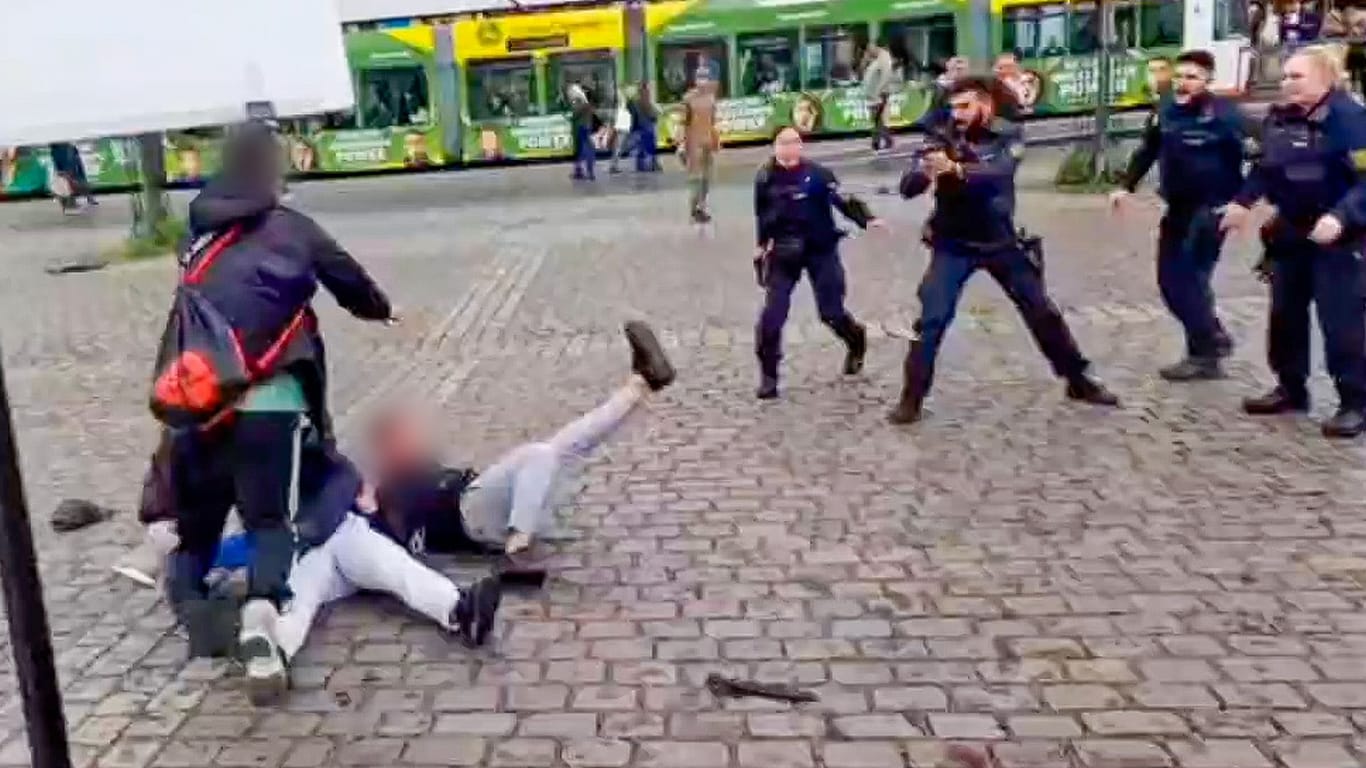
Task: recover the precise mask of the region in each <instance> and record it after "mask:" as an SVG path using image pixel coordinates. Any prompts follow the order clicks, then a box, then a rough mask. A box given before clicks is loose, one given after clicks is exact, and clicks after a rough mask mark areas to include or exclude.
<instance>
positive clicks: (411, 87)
mask: <svg viewBox="0 0 1366 768" xmlns="http://www.w3.org/2000/svg"><path fill="white" fill-rule="evenodd" d="M358 85H359V96H360V99H359V104H358V109H357V110H356V111H357V113H358V114H359V116H360V123H361V127H363V128H392V127H394V126H396V125H426V124H427V123H429V122H431V108H430V106H429V103H430V102H429V101H428V99H427V73H426V72H424V71H423V70H422V67H395V68H393V69H363V70H361V71H360V82H359V83H358Z"/></svg>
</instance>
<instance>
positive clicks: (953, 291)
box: [890, 77, 1119, 424]
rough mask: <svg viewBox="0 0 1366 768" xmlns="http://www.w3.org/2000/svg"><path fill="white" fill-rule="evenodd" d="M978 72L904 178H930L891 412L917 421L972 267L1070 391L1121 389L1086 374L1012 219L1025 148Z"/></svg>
mask: <svg viewBox="0 0 1366 768" xmlns="http://www.w3.org/2000/svg"><path fill="white" fill-rule="evenodd" d="M995 91H996V86H995V85H994V84H993V83H992V82H991V81H989V80H986V79H982V78H973V77H969V78H963V79H960V80H958V81H957V82H956V83H955V84H954V85H953V87H952V88H950V90H949V109H950V112H951V114H952V118H953V121H952V128H951V133H950V134H949V135H948V136H947V137H945V138H946V140H947V142H948V143H947V144H943V145H940V144H932V145H930V150H929V151H927V152H925V153H923V154H921V155H920V156H918V157H917V158H916V160H915V161H914V163H913V164H912V166H911V168H910V170H909V171H907V172H906V174H905V175H904V176H903V177H902V178H901V194H902V196H903V197H906V198H912V197H916V196H918V195H921V194H923V193H925V192H926V191H927V190H929V189H930V187H931V186H933V187H934V197H935V206H934V213H933V214H932V215H931V217H930V223H929V234H928V237H927V239H928V240H929V243H930V246H931V247H932V248H933V250H934V254H933V256H932V258H931V260H930V266H929V269H928V270H926V272H925V276H924V278H923V279H922V281H921V283H920V291H919V296H920V307H921V314H920V319H919V320H917V321H916V324H915V329H914V330H915V336H914V338H913V339H912V341H911V348H910V351H909V353H908V354H907V355H906V363H905V377H906V378H905V384H904V386H903V388H902V391H901V401H900V403H899V404H898V405H897V407H896V409H895V410H894V411H892V413H891V416H890V420H891V421H892V422H893V423H896V424H907V423H910V422H914V421H918V420H919V419H920V417H921V405H922V403H923V402H924V399H925V396H926V395H927V394H929V391H930V383H931V381H932V379H933V377H934V362H935V356H936V355H937V353H938V351H939V344H940V342H941V341H942V340H943V338H944V333H945V331H947V330H948V327H949V324H950V323H952V322H953V316H954V313H955V311H956V309H957V306H958V297H959V296H960V295H961V294H962V291H963V286H964V285H965V284H966V283H967V281H968V278H969V277H971V276H972V274H973V273H974V272H976V271H977V270H979V269H985V270H986V271H987V272H989V273H990V274H991V276H992V277H993V278H994V279H995V280H996V282H997V283H999V284H1000V285H1001V288H1002V289H1003V290H1004V291H1005V292H1006V295H1007V296H1009V297H1010V300H1011V301H1012V302H1014V304H1015V306H1016V308H1017V309H1019V311H1020V314H1021V315H1023V316H1024V320H1025V323H1026V324H1027V325H1028V326H1029V331H1030V333H1032V334H1033V335H1034V340H1035V341H1036V342H1038V344H1039V347H1040V348H1041V349H1042V350H1043V353H1044V355H1045V356H1046V357H1047V358H1048V361H1049V363H1050V364H1052V366H1053V371H1054V372H1055V373H1056V374H1057V375H1058V376H1060V377H1062V378H1063V379H1064V380H1065V381H1066V382H1067V390H1066V392H1067V397H1068V398H1070V399H1073V400H1081V401H1084V402H1088V403H1095V404H1097V405H1107V406H1114V405H1118V404H1119V399H1118V398H1117V397H1115V396H1114V395H1113V394H1111V393H1110V391H1109V390H1107V389H1106V388H1105V387H1104V386H1103V385H1101V384H1100V383H1099V382H1097V381H1095V380H1094V379H1092V378H1090V377H1089V376H1087V374H1086V370H1087V368H1088V367H1089V366H1090V363H1089V362H1088V361H1087V360H1086V358H1085V357H1083V356H1082V354H1081V351H1080V350H1079V349H1078V348H1077V343H1076V341H1075V340H1074V339H1073V338H1072V333H1071V331H1070V330H1068V328H1067V323H1066V321H1064V320H1063V317H1062V314H1061V313H1060V312H1059V311H1058V308H1057V307H1056V306H1055V305H1054V304H1053V302H1052V301H1051V300H1049V298H1048V294H1047V293H1046V292H1045V290H1044V283H1043V271H1042V263H1041V260H1036V259H1031V258H1030V254H1028V253H1027V252H1026V250H1025V249H1024V248H1022V247H1021V242H1020V236H1019V234H1018V233H1017V231H1016V229H1015V222H1014V218H1015V170H1016V167H1017V166H1018V165H1019V162H1020V158H1021V157H1022V156H1023V150H1024V144H1023V142H1022V141H1021V138H1020V132H1019V127H1018V126H1016V125H1015V124H1014V123H1011V122H1009V121H1006V120H1002V119H1000V118H998V117H997V116H996V115H997V113H996V106H995V103H994V100H993V96H992V94H993V93H994V92H995Z"/></svg>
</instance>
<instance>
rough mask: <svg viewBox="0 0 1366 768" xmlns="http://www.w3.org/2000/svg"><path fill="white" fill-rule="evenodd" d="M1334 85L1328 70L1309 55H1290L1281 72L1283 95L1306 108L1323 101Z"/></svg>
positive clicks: (1287, 99)
mask: <svg viewBox="0 0 1366 768" xmlns="http://www.w3.org/2000/svg"><path fill="white" fill-rule="evenodd" d="M1332 85H1333V83H1332V82H1331V80H1330V77H1329V74H1328V72H1327V71H1325V69H1324V68H1323V67H1320V66H1319V65H1318V64H1317V62H1315V61H1314V59H1312V58H1310V57H1309V56H1305V55H1299V56H1292V57H1290V60H1289V61H1287V62H1286V63H1285V68H1284V69H1283V70H1282V72H1281V95H1282V96H1284V97H1285V100H1286V101H1287V102H1288V103H1290V104H1297V105H1299V106H1301V107H1304V108H1305V109H1308V108H1309V107H1312V106H1314V105H1315V104H1318V103H1319V102H1320V101H1322V100H1323V97H1324V96H1327V95H1328V89H1329V88H1331V87H1332Z"/></svg>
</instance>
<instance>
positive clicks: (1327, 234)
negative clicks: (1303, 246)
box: [1309, 213, 1342, 245]
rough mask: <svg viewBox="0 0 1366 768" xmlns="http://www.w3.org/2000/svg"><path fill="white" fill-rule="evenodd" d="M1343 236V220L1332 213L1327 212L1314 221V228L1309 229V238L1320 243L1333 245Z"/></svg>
mask: <svg viewBox="0 0 1366 768" xmlns="http://www.w3.org/2000/svg"><path fill="white" fill-rule="evenodd" d="M1339 237H1342V222H1341V221H1339V220H1338V217H1336V216H1334V215H1333V214H1331V213H1325V214H1323V215H1322V216H1320V217H1319V220H1318V221H1316V222H1314V228H1313V229H1312V230H1310V231H1309V239H1310V240H1313V241H1314V242H1316V243H1318V244H1319V245H1331V244H1333V243H1336V242H1337V240H1338V238H1339Z"/></svg>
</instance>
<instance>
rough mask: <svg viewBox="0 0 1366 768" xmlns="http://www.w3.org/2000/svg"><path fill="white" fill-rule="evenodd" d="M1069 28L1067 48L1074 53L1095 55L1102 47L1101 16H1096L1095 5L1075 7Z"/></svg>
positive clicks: (1069, 19) (1069, 21) (1069, 18)
mask: <svg viewBox="0 0 1366 768" xmlns="http://www.w3.org/2000/svg"><path fill="white" fill-rule="evenodd" d="M1067 27H1068V33H1069V34H1068V36H1067V43H1068V46H1067V47H1068V50H1069V51H1071V52H1072V53H1074V54H1085V53H1095V51H1096V49H1097V48H1099V47H1100V16H1099V15H1097V14H1096V7H1095V6H1094V5H1091V4H1089V3H1088V4H1085V5H1080V4H1079V5H1075V6H1073V7H1072V15H1071V16H1069V17H1068V25H1067Z"/></svg>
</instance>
